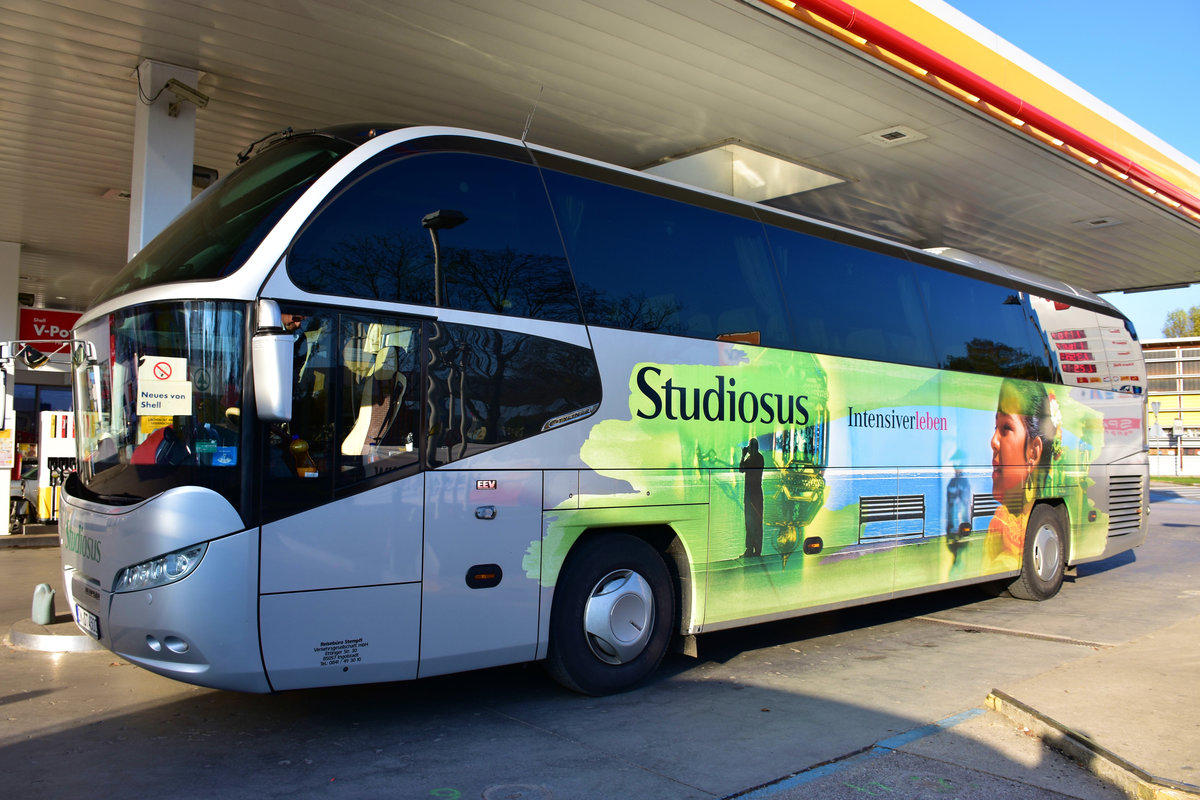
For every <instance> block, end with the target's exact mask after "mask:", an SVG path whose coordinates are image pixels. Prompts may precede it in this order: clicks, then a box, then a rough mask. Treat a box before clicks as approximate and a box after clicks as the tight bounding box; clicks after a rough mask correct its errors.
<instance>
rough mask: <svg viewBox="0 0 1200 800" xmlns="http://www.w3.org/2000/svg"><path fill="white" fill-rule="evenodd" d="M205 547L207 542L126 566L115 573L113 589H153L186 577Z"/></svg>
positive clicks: (201, 556) (122, 590) (120, 590)
mask: <svg viewBox="0 0 1200 800" xmlns="http://www.w3.org/2000/svg"><path fill="white" fill-rule="evenodd" d="M207 549H208V544H197V545H193V546H192V547H187V548H184V549H183V550H176V551H175V552H174V553H167V554H166V555H163V556H159V557H158V558H152V559H150V560H149V561H143V562H142V563H140V564H134V565H133V566H131V567H126V568H125V569H123V570H121V571H120V572H118V573H117V581H116V585H115V586H114V587H113V591H114V592H134V591H137V590H139V589H153V588H154V587H156V586H165V585H167V584H168V583H174V582H175V581H177V580H181V579H182V578H186V577H187V576H188V575H190V574H191V573H192V570H194V569H196V566H197V565H198V564H199V563H200V559H202V558H204V551H205V550H207Z"/></svg>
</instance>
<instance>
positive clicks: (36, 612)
mask: <svg viewBox="0 0 1200 800" xmlns="http://www.w3.org/2000/svg"><path fill="white" fill-rule="evenodd" d="M51 622H54V590H53V589H51V588H50V584H48V583H39V584H38V585H37V586H35V587H34V589H33V623H34V624H35V625H49V624H50V623H51Z"/></svg>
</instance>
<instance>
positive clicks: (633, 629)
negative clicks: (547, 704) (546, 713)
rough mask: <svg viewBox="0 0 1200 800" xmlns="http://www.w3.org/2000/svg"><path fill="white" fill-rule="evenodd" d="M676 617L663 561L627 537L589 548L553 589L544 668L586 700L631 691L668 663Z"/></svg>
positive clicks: (591, 542) (593, 542) (605, 538)
mask: <svg viewBox="0 0 1200 800" xmlns="http://www.w3.org/2000/svg"><path fill="white" fill-rule="evenodd" d="M674 618H675V593H674V592H673V591H672V588H671V577H670V573H669V572H668V570H667V567H666V564H665V563H664V562H663V560H662V557H661V556H660V555H659V554H658V552H656V551H655V550H654V548H652V547H651V546H650V545H649V544H647V543H646V542H644V541H642V540H641V539H638V538H636V537H634V536H630V535H628V534H623V533H614V534H601V535H599V536H596V537H594V538H591V539H588V540H586V541H584V542H583V543H582V544H580V545H579V546H578V548H577V549H576V550H575V551H574V552H573V553H571V555H570V556H569V557H568V559H567V562H566V564H565V565H564V567H563V570H562V572H561V573H559V576H558V582H557V584H556V585H555V589H554V604H553V607H552V610H551V612H550V647H549V653H548V654H547V660H546V667H547V670H548V671H549V672H550V675H551V677H553V678H554V679H555V680H556V681H558V682H559V683H561V684H562V685H563V686H566V687H567V688H568V689H572V690H574V691H577V692H581V693H582V694H589V695H604V694H612V693H614V692H623V691H626V690H628V689H632V688H633V687H634V686H636V685H638V684H639V683H641V682H642V681H643V680H645V679H646V678H647V677H649V676H650V675H651V674H652V673H653V672H654V671H655V670H656V669H657V668H658V665H659V664H660V663H661V662H662V659H663V656H664V655H665V654H666V652H667V646H668V644H669V643H670V639H671V624H672V621H673V620H674Z"/></svg>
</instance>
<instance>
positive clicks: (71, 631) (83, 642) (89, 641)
mask: <svg viewBox="0 0 1200 800" xmlns="http://www.w3.org/2000/svg"><path fill="white" fill-rule="evenodd" d="M67 618H68V619H70V617H67ZM6 641H7V642H8V644H9V645H10V646H12V647H19V648H21V649H23V650H37V651H40V652H43V653H87V652H91V651H94V650H104V649H105V647H104V645H102V644H100V642H98V641H96V640H95V639H93V638H92V637H90V636H87V635H85V634H84V633H82V632H80V630H79V628H77V627H76V626H75V622H74V621H73V620H72V621H70V622H55V623H51V624H50V625H39V624H37V623H36V622H34V621H33V620H32V619H23V620H20V621H19V622H14V623H13V624H12V627H11V628H9V629H8V638H7V640H6Z"/></svg>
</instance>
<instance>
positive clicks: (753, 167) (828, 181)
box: [644, 141, 845, 203]
mask: <svg viewBox="0 0 1200 800" xmlns="http://www.w3.org/2000/svg"><path fill="white" fill-rule="evenodd" d="M644 171H645V172H648V173H650V174H651V175H657V176H659V177H661V178H670V179H671V180H675V181H679V182H680V183H686V184H689V185H691V186H698V187H700V188H701V189H708V190H709V191H713V192H721V193H722V194H728V195H732V196H734V197H737V198H739V199H742V200H749V201H751V202H755V203H761V202H763V201H764V200H773V199H775V198H777V197H787V196H788V195H793V194H797V193H799V192H807V191H809V190H811V189H819V188H821V187H822V186H832V185H833V184H836V183H844V182H845V181H844V179H842V178H839V177H838V176H836V175H830V174H829V173H827V172H822V171H821V170H817V169H813V168H812V167H808V166H805V165H803V164H799V163H797V162H795V161H792V160H790V159H787V158H783V157H782V156H777V155H774V154H771V153H767V152H764V151H762V150H757V149H755V148H752V147H748V146H746V145H744V144H741V143H739V142H731V141H726V142H724V143H722V144H717V145H713V146H712V147H708V148H705V149H703V150H700V151H698V152H694V153H689V154H687V155H684V156H680V157H678V158H672V159H670V160H669V161H666V162H664V163H661V164H655V165H654V166H652V167H647V168H646V169H645V170H644Z"/></svg>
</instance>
